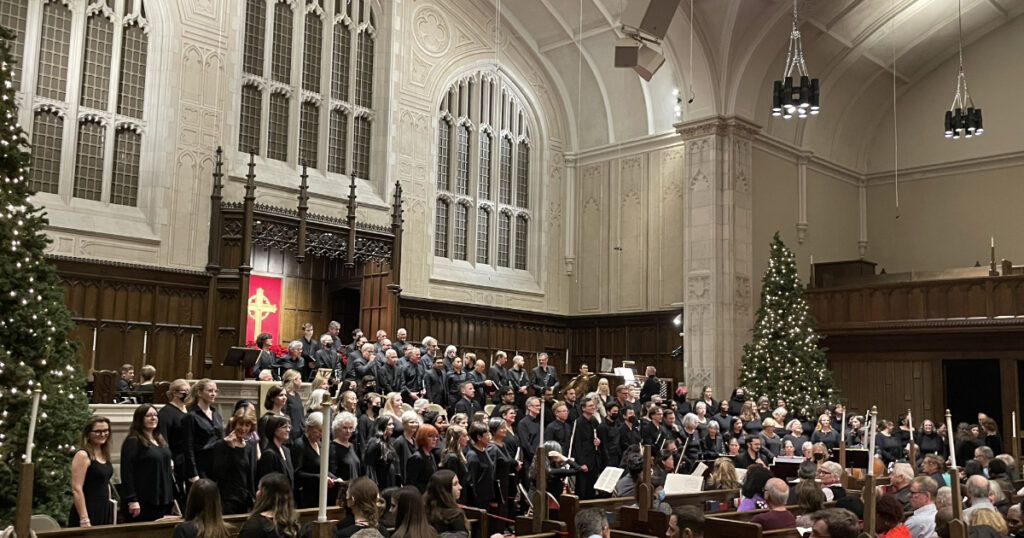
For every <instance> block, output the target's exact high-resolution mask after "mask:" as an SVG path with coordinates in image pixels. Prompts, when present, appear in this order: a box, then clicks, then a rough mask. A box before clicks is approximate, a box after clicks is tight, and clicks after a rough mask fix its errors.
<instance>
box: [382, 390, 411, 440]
mask: <svg viewBox="0 0 1024 538" xmlns="http://www.w3.org/2000/svg"><path fill="white" fill-rule="evenodd" d="M381 403H382V405H383V407H382V408H381V410H380V416H382V417H384V416H386V417H388V418H390V419H391V422H393V423H394V425H395V437H399V436H400V435H402V413H404V412H405V410H404V409H402V393H401V392H389V393H388V395H387V396H386V397H385V398H384V401H383V402H381Z"/></svg>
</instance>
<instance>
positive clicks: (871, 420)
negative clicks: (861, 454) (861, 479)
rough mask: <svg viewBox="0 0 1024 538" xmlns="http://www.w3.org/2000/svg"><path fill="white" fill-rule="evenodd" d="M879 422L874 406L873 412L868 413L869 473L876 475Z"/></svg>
mask: <svg viewBox="0 0 1024 538" xmlns="http://www.w3.org/2000/svg"><path fill="white" fill-rule="evenodd" d="M877 422H878V410H877V409H875V408H874V407H872V408H871V413H870V414H869V415H868V431H867V434H868V474H869V475H872V476H874V474H875V430H876V429H878V428H877V424H876V423H877Z"/></svg>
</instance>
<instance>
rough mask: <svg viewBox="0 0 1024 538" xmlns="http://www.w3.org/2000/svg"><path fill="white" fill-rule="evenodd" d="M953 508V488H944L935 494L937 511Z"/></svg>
mask: <svg viewBox="0 0 1024 538" xmlns="http://www.w3.org/2000/svg"><path fill="white" fill-rule="evenodd" d="M943 508H953V488H951V487H949V486H942V487H941V488H939V491H938V493H936V494H935V509H936V510H942V509H943Z"/></svg>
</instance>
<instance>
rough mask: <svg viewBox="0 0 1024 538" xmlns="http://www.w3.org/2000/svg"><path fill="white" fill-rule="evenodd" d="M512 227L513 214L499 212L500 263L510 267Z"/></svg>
mask: <svg viewBox="0 0 1024 538" xmlns="http://www.w3.org/2000/svg"><path fill="white" fill-rule="evenodd" d="M511 228H512V216H511V215H509V214H508V213H504V212H502V213H499V214H498V265H499V266H501V267H508V254H509V252H508V241H509V234H510V233H511Z"/></svg>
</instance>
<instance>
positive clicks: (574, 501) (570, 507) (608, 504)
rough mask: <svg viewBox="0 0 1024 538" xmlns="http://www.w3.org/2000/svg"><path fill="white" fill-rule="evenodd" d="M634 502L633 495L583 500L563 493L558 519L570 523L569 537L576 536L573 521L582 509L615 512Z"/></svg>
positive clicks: (560, 499) (559, 502)
mask: <svg viewBox="0 0 1024 538" xmlns="http://www.w3.org/2000/svg"><path fill="white" fill-rule="evenodd" d="M633 504H636V499H635V498H633V497H611V498H607V499H589V500H586V501H581V500H580V498H579V497H577V496H575V495H567V494H563V495H562V496H561V497H560V498H559V499H558V519H559V520H561V521H565V522H568V523H569V525H568V529H567V531H568V538H576V529H575V527H574V526H573V524H572V523H573V522H574V521H576V514H578V513H580V510H585V509H587V508H600V509H602V510H604V511H606V512H614V511H616V510H618V509H619V508H621V507H623V506H629V505H633ZM517 529H518V526H517Z"/></svg>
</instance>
